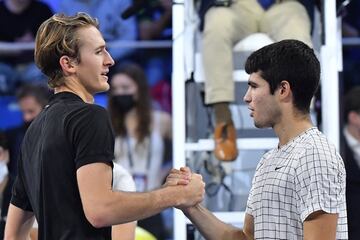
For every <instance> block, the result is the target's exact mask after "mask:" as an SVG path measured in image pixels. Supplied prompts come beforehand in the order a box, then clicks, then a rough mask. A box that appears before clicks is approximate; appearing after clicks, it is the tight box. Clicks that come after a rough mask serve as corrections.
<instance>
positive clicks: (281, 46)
mask: <svg viewBox="0 0 360 240" xmlns="http://www.w3.org/2000/svg"><path fill="white" fill-rule="evenodd" d="M245 70H246V72H247V73H248V74H251V73H254V72H258V71H259V73H260V75H261V77H262V78H264V79H265V80H266V81H267V82H268V83H269V85H270V93H271V94H274V92H275V90H276V89H277V88H278V87H279V86H280V83H281V81H283V80H286V81H288V82H289V84H290V87H291V90H292V92H293V102H294V106H295V107H296V108H297V109H298V110H300V111H301V112H304V113H309V109H310V103H311V99H312V97H313V96H314V94H315V92H316V90H317V88H318V85H319V81H320V63H319V60H318V59H317V57H316V56H315V53H314V50H313V49H311V48H310V47H308V46H307V45H306V44H305V43H303V42H301V41H298V40H293V39H288V40H282V41H280V42H276V43H273V44H270V45H267V46H265V47H263V48H261V49H259V50H257V51H255V52H253V53H252V54H251V55H250V56H249V58H248V59H247V61H246V63H245Z"/></svg>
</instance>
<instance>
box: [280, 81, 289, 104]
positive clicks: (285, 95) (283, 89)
mask: <svg viewBox="0 0 360 240" xmlns="http://www.w3.org/2000/svg"><path fill="white" fill-rule="evenodd" d="M278 91H279V97H280V98H281V99H287V100H292V91H291V87H290V83H289V82H288V81H286V80H283V81H281V83H280V85H279V89H278Z"/></svg>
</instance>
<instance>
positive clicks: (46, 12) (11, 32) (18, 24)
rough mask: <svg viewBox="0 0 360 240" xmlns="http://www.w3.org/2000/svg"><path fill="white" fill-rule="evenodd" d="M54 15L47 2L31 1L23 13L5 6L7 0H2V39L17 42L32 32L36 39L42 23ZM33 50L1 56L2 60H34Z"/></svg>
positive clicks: (0, 8)
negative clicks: (12, 10)
mask: <svg viewBox="0 0 360 240" xmlns="http://www.w3.org/2000/svg"><path fill="white" fill-rule="evenodd" d="M51 16H52V11H51V9H50V8H49V7H48V5H46V4H45V3H42V2H39V1H31V3H30V5H29V6H28V7H27V8H26V9H25V11H23V12H22V13H19V14H15V13H12V12H10V11H9V9H8V8H7V7H6V6H5V1H0V41H3V42H17V39H19V38H20V37H23V36H24V35H25V34H26V33H30V34H31V35H32V37H33V38H34V39H35V36H36V32H37V30H38V28H39V27H40V25H41V23H42V22H44V21H45V20H46V19H48V18H50V17H51ZM33 58H34V56H33V50H31V51H28V52H26V53H23V54H22V55H19V56H18V57H15V56H14V57H1V55H0V61H3V62H6V63H8V64H17V63H24V62H28V61H33V60H34V59H33Z"/></svg>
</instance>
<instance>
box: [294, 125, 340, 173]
mask: <svg viewBox="0 0 360 240" xmlns="http://www.w3.org/2000/svg"><path fill="white" fill-rule="evenodd" d="M297 152H299V153H300V156H299V165H298V166H299V167H300V168H301V169H305V170H306V169H312V168H314V169H319V170H320V169H323V170H325V169H327V170H326V171H328V170H329V169H331V170H336V171H340V172H344V163H343V161H342V159H341V157H340V154H339V153H338V152H337V150H336V148H335V145H334V144H332V143H331V142H330V141H329V140H328V139H327V137H326V136H325V135H324V134H323V133H321V132H320V131H319V130H317V129H314V130H313V131H311V133H310V134H307V135H306V136H304V138H303V139H302V141H301V142H300V143H299V145H298V146H297Z"/></svg>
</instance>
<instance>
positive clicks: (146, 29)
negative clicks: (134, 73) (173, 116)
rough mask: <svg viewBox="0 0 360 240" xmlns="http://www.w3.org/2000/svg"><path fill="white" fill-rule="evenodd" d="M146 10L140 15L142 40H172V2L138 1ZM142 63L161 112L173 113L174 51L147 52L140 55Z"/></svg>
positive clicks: (161, 49) (145, 50)
mask: <svg viewBox="0 0 360 240" xmlns="http://www.w3.org/2000/svg"><path fill="white" fill-rule="evenodd" d="M135 2H138V4H140V5H142V6H143V8H142V9H141V11H140V12H139V13H138V14H137V21H138V28H139V39H140V40H145V41H149V40H150V41H151V40H171V39H172V24H171V23H172V22H171V20H172V1H171V0H149V1H145V0H137V1H135ZM138 55H140V56H139V62H140V63H141V65H142V66H143V67H144V69H145V72H146V76H147V79H148V83H149V86H150V92H151V96H152V98H153V99H154V100H155V101H156V103H157V104H158V105H157V106H156V108H157V109H159V110H163V111H166V112H169V113H170V112H171V86H170V81H171V72H172V64H171V63H172V52H171V48H159V49H143V50H139V51H138Z"/></svg>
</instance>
